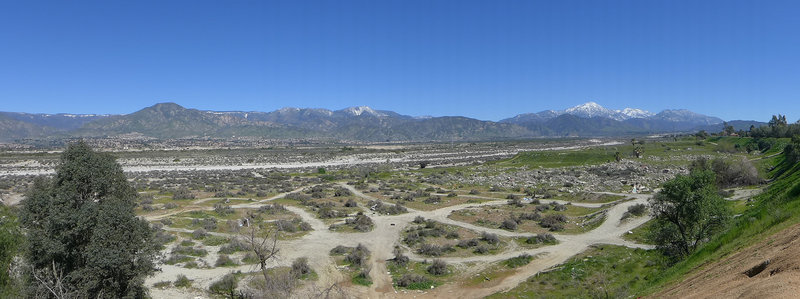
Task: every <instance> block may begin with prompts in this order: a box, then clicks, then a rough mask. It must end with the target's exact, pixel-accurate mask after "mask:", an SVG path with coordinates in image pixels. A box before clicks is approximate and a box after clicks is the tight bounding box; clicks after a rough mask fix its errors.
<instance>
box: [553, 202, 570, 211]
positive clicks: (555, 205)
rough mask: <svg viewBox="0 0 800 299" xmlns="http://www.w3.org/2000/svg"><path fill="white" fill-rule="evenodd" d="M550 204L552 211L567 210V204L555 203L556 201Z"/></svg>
mask: <svg viewBox="0 0 800 299" xmlns="http://www.w3.org/2000/svg"><path fill="white" fill-rule="evenodd" d="M550 205H551V206H553V211H566V210H567V206H565V205H562V204H559V203H556V202H551V203H550Z"/></svg>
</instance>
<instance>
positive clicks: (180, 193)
mask: <svg viewBox="0 0 800 299" xmlns="http://www.w3.org/2000/svg"><path fill="white" fill-rule="evenodd" d="M194 198H195V196H194V194H192V192H191V191H189V189H188V188H186V187H180V188H178V189H176V190H175V191H173V193H172V199H174V200H181V199H194Z"/></svg>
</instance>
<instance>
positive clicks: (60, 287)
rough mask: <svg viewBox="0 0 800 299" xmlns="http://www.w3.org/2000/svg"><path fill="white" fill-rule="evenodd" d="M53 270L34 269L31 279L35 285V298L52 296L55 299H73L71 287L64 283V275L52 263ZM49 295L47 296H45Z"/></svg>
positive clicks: (73, 293)
mask: <svg viewBox="0 0 800 299" xmlns="http://www.w3.org/2000/svg"><path fill="white" fill-rule="evenodd" d="M52 265H53V268H52V269H50V268H45V269H38V270H37V269H34V270H33V271H32V272H33V278H34V279H35V280H36V283H37V288H38V290H37V297H38V296H43V297H50V295H52V296H53V297H54V298H56V299H67V298H73V297H75V295H76V294H75V292H74V291H73V290H71V287H70V286H69V285H68V284H66V283H65V282H64V273H63V271H61V270H60V269H58V267H56V263H55V262H53V263H52ZM45 294H49V295H45Z"/></svg>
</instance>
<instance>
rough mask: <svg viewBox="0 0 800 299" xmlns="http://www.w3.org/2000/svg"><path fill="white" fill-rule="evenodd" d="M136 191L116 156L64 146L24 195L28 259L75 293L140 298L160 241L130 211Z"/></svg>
mask: <svg viewBox="0 0 800 299" xmlns="http://www.w3.org/2000/svg"><path fill="white" fill-rule="evenodd" d="M135 199H136V192H135V190H134V189H133V188H131V187H130V185H129V184H128V181H127V179H126V177H125V175H124V174H123V173H122V168H121V167H120V165H119V164H117V163H116V161H115V158H114V157H113V156H111V155H109V154H106V153H97V152H94V151H92V149H91V148H89V147H88V146H87V145H86V144H83V143H78V144H73V145H70V146H69V147H68V148H67V149H66V150H65V151H64V153H63V154H62V155H61V162H60V164H59V165H58V166H57V167H56V174H55V177H54V178H53V179H52V180H45V179H37V180H36V182H35V183H34V185H33V187H32V188H31V191H30V192H29V193H28V195H27V198H26V199H25V200H24V201H23V207H24V208H23V210H22V213H21V222H22V224H23V226H24V227H25V228H26V229H27V230H28V239H29V242H28V246H27V247H28V251H27V260H28V262H30V264H31V266H33V268H34V269H48V268H52V267H53V264H55V266H56V267H57V269H58V271H61V272H63V274H64V278H65V281H66V284H67V285H68V287H69V288H71V289H74V290H75V292H76V293H77V294H78V296H87V297H92V298H95V297H98V296H99V297H101V298H122V297H127V298H134V297H136V298H141V297H144V296H145V294H146V289H145V287H144V286H143V282H144V277H146V276H147V275H148V274H150V273H152V272H153V271H154V270H155V265H154V263H153V260H154V258H155V256H156V254H157V253H158V244H157V243H156V242H153V236H154V232H153V230H151V229H150V227H149V226H148V224H147V222H145V221H144V220H141V219H139V218H137V217H136V215H135V214H134V207H135V205H136V204H135Z"/></svg>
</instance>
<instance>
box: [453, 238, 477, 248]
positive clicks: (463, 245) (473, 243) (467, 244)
mask: <svg viewBox="0 0 800 299" xmlns="http://www.w3.org/2000/svg"><path fill="white" fill-rule="evenodd" d="M478 244H480V241H479V240H478V239H469V240H461V241H458V245H456V246H458V247H461V248H469V247H475V246H478Z"/></svg>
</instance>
